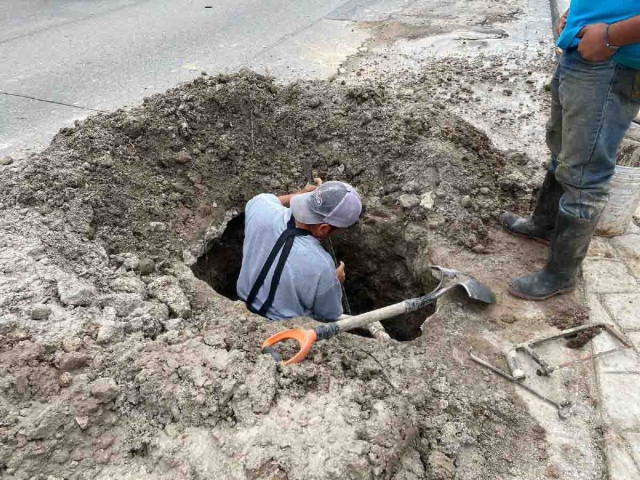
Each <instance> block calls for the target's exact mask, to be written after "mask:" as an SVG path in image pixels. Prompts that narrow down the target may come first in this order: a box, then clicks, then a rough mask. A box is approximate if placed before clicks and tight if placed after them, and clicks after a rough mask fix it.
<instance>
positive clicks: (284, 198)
mask: <svg viewBox="0 0 640 480" xmlns="http://www.w3.org/2000/svg"><path fill="white" fill-rule="evenodd" d="M314 180H315V182H316V184H315V185H307V186H306V187H304V188H303V189H302V190H300V191H299V192H295V193H290V194H289V195H281V196H280V197H278V200H280V203H281V204H282V205H283V206H285V207H287V208H289V207H290V206H291V197H295V196H296V195H301V194H303V193H309V192H313V191H314V190H315V189H316V188H318V187H319V186H320V185H322V180H320V179H319V178H314Z"/></svg>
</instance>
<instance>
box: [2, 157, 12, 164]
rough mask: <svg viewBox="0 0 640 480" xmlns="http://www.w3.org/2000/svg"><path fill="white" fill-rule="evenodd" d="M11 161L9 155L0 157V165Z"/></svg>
mask: <svg viewBox="0 0 640 480" xmlns="http://www.w3.org/2000/svg"><path fill="white" fill-rule="evenodd" d="M12 163H13V158H11V157H2V158H0V165H11V164H12Z"/></svg>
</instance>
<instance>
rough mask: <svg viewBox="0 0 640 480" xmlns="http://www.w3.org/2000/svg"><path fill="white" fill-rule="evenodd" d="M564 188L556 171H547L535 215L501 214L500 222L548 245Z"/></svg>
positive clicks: (516, 233) (507, 228) (509, 228)
mask: <svg viewBox="0 0 640 480" xmlns="http://www.w3.org/2000/svg"><path fill="white" fill-rule="evenodd" d="M563 193H564V190H563V188H562V185H561V184H560V183H559V182H558V181H557V180H556V176H555V173H551V172H547V176H546V177H545V178H544V183H543V184H542V188H541V189H540V192H538V201H537V203H536V208H535V210H534V211H533V215H531V216H530V217H529V218H522V217H518V216H516V215H514V214H513V213H510V212H505V213H503V214H502V215H501V216H500V223H502V226H503V227H504V228H505V229H506V230H507V231H508V232H509V233H512V234H514V235H518V236H521V237H527V238H533V239H534V240H538V241H540V242H542V243H545V244H546V245H549V244H550V243H551V235H552V234H553V229H554V227H555V226H556V217H557V216H558V204H559V203H560V197H562V194H563Z"/></svg>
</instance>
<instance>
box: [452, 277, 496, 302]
mask: <svg viewBox="0 0 640 480" xmlns="http://www.w3.org/2000/svg"><path fill="white" fill-rule="evenodd" d="M460 286H461V287H462V288H464V289H465V290H466V292H467V294H468V295H469V297H471V298H473V299H474V300H478V301H479V302H483V303H487V304H489V305H491V304H493V303H496V296H495V295H494V294H493V292H492V291H491V290H489V288H488V287H486V286H485V285H483V284H482V283H480V282H479V281H478V280H476V279H475V278H473V277H471V278H469V279H468V280H465V281H464V282H460Z"/></svg>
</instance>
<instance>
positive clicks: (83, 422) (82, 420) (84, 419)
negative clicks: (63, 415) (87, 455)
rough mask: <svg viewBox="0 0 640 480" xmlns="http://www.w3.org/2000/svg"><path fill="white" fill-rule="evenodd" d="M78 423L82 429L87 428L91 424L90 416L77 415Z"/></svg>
mask: <svg viewBox="0 0 640 480" xmlns="http://www.w3.org/2000/svg"><path fill="white" fill-rule="evenodd" d="M76 423H77V424H78V426H79V427H80V430H86V429H87V427H88V426H89V417H76Z"/></svg>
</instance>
